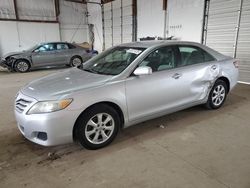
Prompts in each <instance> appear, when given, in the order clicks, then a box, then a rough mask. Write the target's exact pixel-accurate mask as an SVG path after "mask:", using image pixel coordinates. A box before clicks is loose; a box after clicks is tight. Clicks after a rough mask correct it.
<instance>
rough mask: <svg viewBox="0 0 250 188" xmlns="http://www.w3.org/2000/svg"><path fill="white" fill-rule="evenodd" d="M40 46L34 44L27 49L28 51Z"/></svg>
mask: <svg viewBox="0 0 250 188" xmlns="http://www.w3.org/2000/svg"><path fill="white" fill-rule="evenodd" d="M37 47H38V45H37V44H36V45H34V46H32V47H30V48H28V49H26V51H31V50H34V49H35V48H37Z"/></svg>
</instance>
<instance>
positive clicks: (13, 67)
mask: <svg viewBox="0 0 250 188" xmlns="http://www.w3.org/2000/svg"><path fill="white" fill-rule="evenodd" d="M20 60H22V61H26V62H27V63H28V64H29V68H30V67H31V65H32V63H31V61H30V60H29V59H27V58H17V59H15V61H14V63H13V64H12V69H15V67H16V64H17V62H18V61H20Z"/></svg>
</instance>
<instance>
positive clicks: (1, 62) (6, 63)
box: [0, 59, 13, 70]
mask: <svg viewBox="0 0 250 188" xmlns="http://www.w3.org/2000/svg"><path fill="white" fill-rule="evenodd" d="M12 61H13V60H11V61H7V60H5V59H1V60H0V66H1V67H3V68H7V69H9V70H13V66H12V65H13V62H12Z"/></svg>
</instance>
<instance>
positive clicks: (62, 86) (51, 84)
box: [21, 68, 112, 101]
mask: <svg viewBox="0 0 250 188" xmlns="http://www.w3.org/2000/svg"><path fill="white" fill-rule="evenodd" d="M111 78H112V76H109V75H100V74H94V73H89V72H86V71H83V70H80V69H77V68H71V69H69V70H67V71H63V72H59V73H55V74H51V75H48V76H46V77H43V78H40V79H37V80H34V81H32V82H30V83H29V84H27V85H26V86H25V87H23V88H22V89H21V92H22V93H23V94H25V95H28V96H30V97H32V98H35V99H37V100H39V101H40V100H55V99H59V98H63V97H65V96H67V95H69V94H71V93H73V92H77V91H80V90H83V89H87V88H91V87H97V86H100V85H103V84H104V83H105V82H107V81H108V80H110V79H111Z"/></svg>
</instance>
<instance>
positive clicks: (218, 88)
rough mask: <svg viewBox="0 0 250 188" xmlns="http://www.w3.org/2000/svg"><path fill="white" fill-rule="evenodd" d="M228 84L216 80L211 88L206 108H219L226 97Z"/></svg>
mask: <svg viewBox="0 0 250 188" xmlns="http://www.w3.org/2000/svg"><path fill="white" fill-rule="evenodd" d="M227 91H228V86H227V84H226V83H225V82H224V81H223V80H217V81H216V82H215V84H214V86H213V88H212V89H211V91H210V93H209V96H208V100H207V103H206V105H205V106H206V107H207V108H208V109H218V108H220V107H221V106H222V105H223V104H224V102H225V100H226V98H227Z"/></svg>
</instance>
